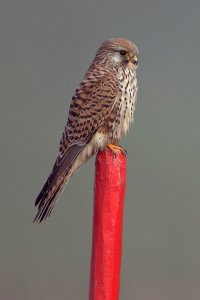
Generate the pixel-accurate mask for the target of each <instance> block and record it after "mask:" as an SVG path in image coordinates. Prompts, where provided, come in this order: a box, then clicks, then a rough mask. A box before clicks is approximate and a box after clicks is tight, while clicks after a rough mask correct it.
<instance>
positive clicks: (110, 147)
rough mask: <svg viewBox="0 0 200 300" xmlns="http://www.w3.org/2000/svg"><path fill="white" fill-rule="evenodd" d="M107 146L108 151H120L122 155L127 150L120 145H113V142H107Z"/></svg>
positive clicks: (114, 152)
mask: <svg viewBox="0 0 200 300" xmlns="http://www.w3.org/2000/svg"><path fill="white" fill-rule="evenodd" d="M107 148H108V149H110V151H111V152H112V153H113V154H114V155H116V151H120V152H121V153H122V154H123V155H126V154H127V152H126V150H125V149H123V148H122V147H121V146H119V145H115V144H108V145H107Z"/></svg>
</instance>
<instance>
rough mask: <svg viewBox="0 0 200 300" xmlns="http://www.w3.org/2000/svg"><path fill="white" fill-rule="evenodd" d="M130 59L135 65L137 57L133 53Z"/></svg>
mask: <svg viewBox="0 0 200 300" xmlns="http://www.w3.org/2000/svg"><path fill="white" fill-rule="evenodd" d="M131 60H132V62H133V63H134V65H136V66H137V64H138V57H137V55H133V56H132V58H131Z"/></svg>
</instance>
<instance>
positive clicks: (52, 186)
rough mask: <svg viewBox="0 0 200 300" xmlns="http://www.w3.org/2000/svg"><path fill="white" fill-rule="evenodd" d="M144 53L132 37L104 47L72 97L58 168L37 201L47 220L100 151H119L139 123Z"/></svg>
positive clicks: (38, 216)
mask: <svg viewBox="0 0 200 300" xmlns="http://www.w3.org/2000/svg"><path fill="white" fill-rule="evenodd" d="M138 55H139V51H138V48H137V47H136V45H135V44H134V43H133V42H132V41H130V40H128V39H126V38H111V39H108V40H106V41H105V42H103V43H102V45H101V46H100V48H99V49H98V50H97V52H96V55H95V57H94V59H93V61H92V63H91V65H90V66H89V68H88V70H87V72H86V74H85V76H84V78H83V80H82V82H81V83H80V84H79V86H78V88H77V89H76V90H75V93H74V96H73V97H72V100H71V104H70V108H69V114H68V120H67V124H66V126H65V128H64V131H63V133H62V137H61V140H60V145H59V153H58V156H57V159H56V161H55V163H54V166H53V169H52V171H51V173H50V175H49V177H48V179H47V180H46V182H45V184H44V186H43V188H42V190H41V192H40V193H39V195H38V197H37V198H36V201H35V206H37V208H38V211H37V214H36V216H35V218H34V222H39V223H41V222H42V221H44V220H45V219H47V218H48V217H49V216H50V214H51V212H52V210H53V208H54V206H55V203H56V202H57V200H58V198H59V196H60V195H61V193H62V192H63V190H64V188H65V186H66V185H67V183H68V182H69V180H70V178H71V177H72V175H73V174H74V173H75V172H76V171H77V170H78V169H79V168H80V167H81V166H82V164H83V163H85V162H86V161H87V160H88V159H89V158H90V157H91V156H92V155H94V154H95V153H96V152H97V151H98V150H105V149H106V147H108V148H109V149H110V150H111V151H113V152H115V151H117V150H120V151H122V152H123V148H122V147H121V146H119V142H120V140H121V138H122V136H124V135H125V134H126V133H127V131H128V129H129V127H130V124H131V123H132V122H133V119H134V111H135V104H136V98H137V90H138V85H137V77H136V69H137V67H138Z"/></svg>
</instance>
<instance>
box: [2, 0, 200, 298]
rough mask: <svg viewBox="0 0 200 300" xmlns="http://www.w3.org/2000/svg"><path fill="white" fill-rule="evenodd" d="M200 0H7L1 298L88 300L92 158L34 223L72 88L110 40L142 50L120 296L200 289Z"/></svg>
mask: <svg viewBox="0 0 200 300" xmlns="http://www.w3.org/2000/svg"><path fill="white" fill-rule="evenodd" d="M199 29H200V2H199V1H197V0H196V1H195V0H191V1H181V0H175V1H172V0H168V1H158V0H151V1H147V0H135V1H132V0H124V1H118V0H117V1H115V2H113V1H110V0H109V1H104V0H102V1H92V0H86V1H81V0H74V1H61V0H58V1H47V0H40V1H38V0H35V1H25V0H18V1H14V0H9V1H5V0H1V1H0V36H1V45H0V66H1V67H0V105H1V109H0V122H1V123H0V135H1V148H0V151H1V158H0V182H1V183H0V189H1V210H0V299H3V300H10V299H16V300H19V299H20V300H27V299H28V300H34V299H36V298H37V299H43V300H47V299H48V300H53V299H59V300H62V299H63V300H64V299H75V300H83V299H88V286H89V265H90V253H91V230H92V207H93V178H94V158H93V159H92V160H90V161H89V162H88V163H87V164H86V165H84V167H83V168H82V169H81V170H80V171H79V172H78V173H77V174H76V175H75V176H74V177H73V180H72V181H71V182H70V184H69V185H68V187H67V188H66V190H65V192H64V194H63V195H62V197H61V199H60V201H59V203H58V205H57V207H56V209H55V211H54V212H53V214H52V217H51V218H50V219H49V221H48V222H46V223H45V224H41V225H35V224H33V223H32V220H33V217H34V215H35V213H36V210H35V208H34V201H35V198H36V196H37V194H38V193H39V191H40V189H41V187H42V185H43V183H44V181H45V180H46V177H47V175H48V174H49V172H50V171H51V168H52V166H53V163H54V160H55V158H56V155H57V150H58V143H59V140H60V137H61V133H62V130H63V128H64V125H65V123H66V118H67V114H68V108H69V104H70V101H71V97H72V95H73V93H74V90H75V88H76V87H77V85H78V84H79V82H80V81H81V80H82V78H83V76H84V74H85V71H86V70H87V68H88V66H89V64H90V63H91V61H92V59H93V57H94V55H95V52H96V50H97V48H98V47H99V46H100V44H101V43H102V42H103V41H104V40H105V39H107V38H111V37H127V38H129V39H130V40H133V41H134V42H135V43H136V45H137V46H138V48H139V50H140V63H139V68H138V81H139V93H138V103H137V109H136V114H135V124H134V127H132V128H131V130H130V132H129V134H128V136H127V137H126V138H124V139H123V141H122V145H123V146H124V147H125V148H126V149H127V151H128V156H127V160H128V163H127V166H128V174H127V175H128V176H127V177H128V178H127V192H126V200H125V212H124V235H123V261H122V271H121V291H120V299H126V300H133V299H137V300H146V299H147V300H167V299H170V300H188V299H192V300H197V299H200V284H199V282H200V199H199V195H200V179H199V175H200V159H199V153H200V138H199V136H200V117H199V114H200V99H199V98H200V97H199V87H200V81H199V70H200V59H199V53H200V51H199V48H200V33H199Z"/></svg>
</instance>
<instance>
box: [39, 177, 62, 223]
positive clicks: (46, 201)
mask: <svg viewBox="0 0 200 300" xmlns="http://www.w3.org/2000/svg"><path fill="white" fill-rule="evenodd" d="M64 186H65V179H63V180H62V181H61V182H60V183H59V184H58V186H57V187H54V188H53V189H52V190H50V191H48V193H46V194H43V195H42V193H40V195H42V196H41V198H39V196H38V198H37V200H38V203H39V205H38V212H37V214H36V216H35V218H34V221H33V222H34V223H37V222H39V223H41V222H42V221H45V220H46V219H47V218H48V217H49V216H50V214H51V212H52V210H53V208H54V206H55V204H56V200H57V199H58V197H59V195H60V193H61V192H62V191H63V189H64Z"/></svg>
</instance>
